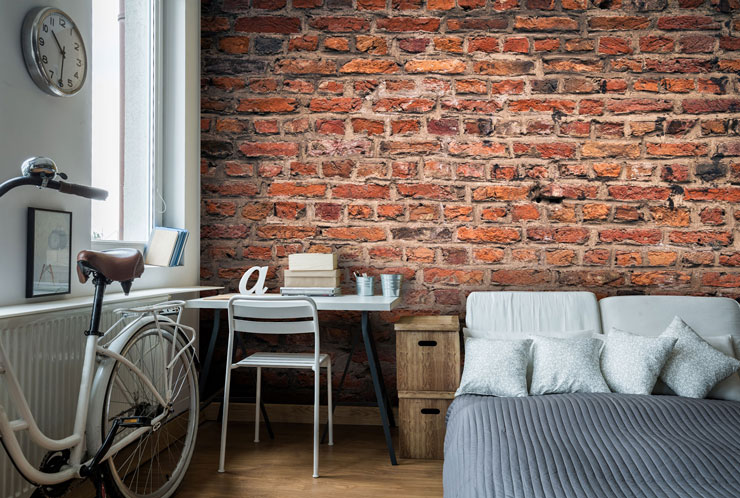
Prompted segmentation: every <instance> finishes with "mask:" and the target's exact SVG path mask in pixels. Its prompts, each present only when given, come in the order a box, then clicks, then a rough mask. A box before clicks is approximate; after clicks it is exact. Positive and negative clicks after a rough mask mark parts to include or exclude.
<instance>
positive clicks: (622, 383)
mask: <svg viewBox="0 0 740 498" xmlns="http://www.w3.org/2000/svg"><path fill="white" fill-rule="evenodd" d="M676 341H677V339H676V338H675V337H643V336H639V335H635V334H629V333H627V332H624V331H622V330H619V329H616V328H613V327H612V329H611V330H610V331H609V334H608V335H607V336H606V339H605V340H604V349H603V350H602V352H601V373H603V374H604V379H605V380H606V383H607V385H608V386H609V389H611V390H612V391H613V392H615V393H622V394H650V393H651V392H652V391H653V387H654V386H655V381H657V380H658V375H659V374H660V371H661V370H662V369H663V365H665V362H666V361H667V360H668V357H669V356H670V354H671V351H673V346H674V344H676Z"/></svg>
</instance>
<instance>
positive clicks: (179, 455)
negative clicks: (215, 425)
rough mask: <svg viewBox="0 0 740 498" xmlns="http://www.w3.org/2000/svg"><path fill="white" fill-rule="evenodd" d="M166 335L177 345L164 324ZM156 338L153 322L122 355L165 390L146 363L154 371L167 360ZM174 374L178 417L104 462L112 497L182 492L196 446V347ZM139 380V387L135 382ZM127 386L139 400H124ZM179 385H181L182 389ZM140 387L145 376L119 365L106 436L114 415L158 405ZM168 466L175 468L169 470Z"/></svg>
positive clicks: (111, 386) (158, 497)
mask: <svg viewBox="0 0 740 498" xmlns="http://www.w3.org/2000/svg"><path fill="white" fill-rule="evenodd" d="M162 334H163V338H164V339H165V341H166V342H165V343H166V344H172V339H173V333H172V329H171V328H168V327H162ZM177 340H178V341H180V346H182V345H183V344H184V343H185V341H184V340H183V338H182V337H178V339H177ZM155 342H158V335H157V329H156V327H154V326H153V325H151V324H150V325H148V326H146V327H143V328H142V329H140V330H139V331H137V332H136V333H134V334H133V335H132V336H131V338H130V339H129V341H128V342H127V343H126V345H125V346H124V347H123V349H122V350H121V355H123V356H124V357H126V358H128V359H129V360H130V361H132V362H133V363H134V364H135V365H137V367H139V368H140V369H141V370H142V371H143V372H144V373H147V375H148V376H149V377H150V380H152V382H153V384H154V385H155V387H156V388H157V389H158V390H160V389H162V385H163V384H162V383H161V379H158V378H155V377H154V376H152V375H150V374H151V372H147V370H146V368H147V365H146V363H147V362H149V367H150V368H151V370H155V369H156V366H157V362H158V361H159V362H161V361H162V359H161V357H159V356H158V355H161V351H162V348H161V347H159V346H157V345H153V344H155ZM165 352H169V347H166V349H165ZM132 353H134V354H132ZM129 355H131V357H129ZM161 364H162V363H159V365H161ZM173 372H175V374H174V378H175V381H174V382H173V387H175V389H173V392H176V393H177V392H179V393H181V394H182V395H176V397H175V398H173V401H175V403H174V405H173V408H174V409H175V412H174V413H173V415H172V416H170V417H168V418H167V419H166V420H165V422H164V423H163V424H162V426H161V427H160V428H159V429H158V430H157V431H148V432H146V433H145V434H143V435H142V436H141V437H139V438H138V439H136V440H135V441H134V442H132V443H131V444H129V445H128V446H126V447H125V448H123V449H121V450H120V451H119V452H117V453H116V454H114V455H112V456H111V457H110V458H109V459H108V460H107V461H106V462H105V463H104V465H103V469H102V471H103V477H104V482H105V485H106V492H107V493H108V494H110V495H111V496H114V497H120V498H144V497H146V498H167V497H169V496H171V495H172V494H173V493H174V492H175V491H176V490H177V488H178V487H179V485H180V483H181V482H182V480H183V478H184V477H185V473H186V472H187V469H188V466H189V465H190V459H191V457H192V455H193V451H194V450H195V440H196V437H197V430H198V414H199V393H198V375H197V369H196V366H195V358H194V355H193V353H192V351H188V352H186V353H184V354H183V356H182V357H181V358H180V359H179V360H178V362H177V363H176V364H175V366H174V367H173ZM126 374H127V375H126ZM126 382H128V386H129V387H133V388H134V391H133V392H132V390H131V389H130V388H127V385H126ZM137 382H138V384H139V385H138V386H137V385H136V384H137ZM122 384H123V385H124V388H126V390H127V391H128V394H129V395H131V396H133V397H134V400H135V401H136V403H133V402H132V401H131V400H125V399H124V400H123V401H121V399H123V398H125V396H123V389H122V388H121V385H122ZM178 385H180V386H181V387H180V388H177V386H178ZM136 387H139V388H141V387H143V385H142V384H141V380H140V379H138V378H137V377H135V376H134V374H133V373H132V372H131V371H130V370H129V369H128V368H127V367H126V366H125V365H123V364H121V363H118V364H116V366H115V367H114V368H113V371H112V373H111V376H110V379H109V380H108V385H107V387H106V393H105V398H104V402H103V412H102V424H101V431H102V434H101V438H104V437H105V435H106V434H107V431H108V430H109V428H110V426H111V424H112V421H113V420H114V419H115V418H117V417H121V416H127V415H142V413H137V412H140V411H141V410H146V408H143V407H146V406H148V405H152V404H153V403H151V401H152V400H153V396H152V395H151V393H149V394H148V398H147V394H146V392H147V390H146V389H143V390H141V391H136V390H135V389H136ZM160 392H161V391H160ZM147 402H148V403H147ZM131 430H133V429H125V430H123V431H122V432H121V433H119V435H118V436H117V437H116V440H120V438H122V437H124V436H125V435H126V434H127V433H128V432H129V431H131ZM155 434H156V440H155V436H154V435H155ZM163 434H164V435H165V445H164V446H161V445H160V442H161V441H162V436H163ZM180 434H182V435H180ZM170 436H172V439H170ZM173 447H174V457H173ZM165 451H166V454H165ZM137 455H138V462H137V465H136V467H135V468H133V469H132V468H131V465H132V462H133V461H134V460H136V457H137ZM165 456H166V457H167V459H168V461H167V462H166V465H165V469H164V470H163V469H162V463H163V460H164V459H165ZM145 457H147V460H145V461H144V465H143V466H144V468H146V464H147V463H148V468H149V470H148V471H146V470H145V469H144V472H146V473H147V476H146V477H145V478H143V482H142V475H140V474H139V472H140V471H141V469H142V459H143V458H145ZM155 462H156V465H157V467H156V469H155ZM168 469H169V470H170V472H168Z"/></svg>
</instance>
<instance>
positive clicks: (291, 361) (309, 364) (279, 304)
mask: <svg viewBox="0 0 740 498" xmlns="http://www.w3.org/2000/svg"><path fill="white" fill-rule="evenodd" d="M228 309H229V347H228V350H227V361H226V383H225V386H224V404H223V419H222V422H221V453H220V456H219V464H218V471H219V472H223V471H224V462H225V457H226V428H227V427H226V426H227V421H228V417H229V390H230V387H231V371H232V370H233V369H235V368H241V367H255V368H257V399H256V403H255V406H256V409H255V414H254V416H255V419H254V442H255V443H258V442H259V423H260V409H259V407H260V394H261V385H260V384H261V380H262V369H263V368H297V369H312V370H313V371H314V400H313V401H314V407H313V476H314V477H319V392H320V388H319V379H320V374H321V371H320V369H321V367H326V377H327V381H326V384H327V401H328V403H327V404H328V409H329V413H328V422H329V445H330V446H332V445H333V444H334V427H333V417H332V409H331V408H332V400H331V358H330V357H329V355H327V354H320V353H319V318H318V313H317V311H316V303H314V301H313V299H311V298H308V297H297V296H296V297H293V296H290V297H282V296H266V295H262V296H254V295H249V296H245V295H236V296H234V297H232V298H231V299H229V308H228ZM237 332H246V333H252V334H314V352H313V354H311V353H255V354H253V355H250V356H249V357H247V358H244V359H243V360H241V361H239V362H237V363H233V354H234V353H233V352H234V336H235V335H236V333H237Z"/></svg>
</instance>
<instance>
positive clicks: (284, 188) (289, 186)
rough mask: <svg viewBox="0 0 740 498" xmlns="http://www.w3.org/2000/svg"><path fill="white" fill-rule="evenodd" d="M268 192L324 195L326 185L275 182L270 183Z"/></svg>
mask: <svg viewBox="0 0 740 498" xmlns="http://www.w3.org/2000/svg"><path fill="white" fill-rule="evenodd" d="M267 193H268V194H269V195H275V196H284V197H322V196H323V195H324V194H325V193H326V185H323V184H298V183H294V182H279V183H278V182H275V183H272V184H271V185H270V187H269V188H268V190H267Z"/></svg>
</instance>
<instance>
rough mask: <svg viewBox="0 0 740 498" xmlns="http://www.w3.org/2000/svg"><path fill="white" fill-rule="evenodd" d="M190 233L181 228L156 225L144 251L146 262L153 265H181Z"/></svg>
mask: <svg viewBox="0 0 740 498" xmlns="http://www.w3.org/2000/svg"><path fill="white" fill-rule="evenodd" d="M188 237H189V233H188V231H187V230H183V229H180V228H167V227H155V228H154V230H152V233H151V235H150V237H149V243H148V244H147V245H146V250H145V253H144V263H146V264H147V265H153V266H181V265H182V263H183V259H184V257H185V244H186V243H187V241H188Z"/></svg>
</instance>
